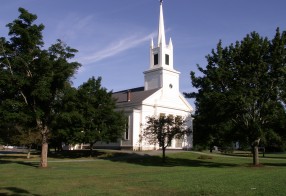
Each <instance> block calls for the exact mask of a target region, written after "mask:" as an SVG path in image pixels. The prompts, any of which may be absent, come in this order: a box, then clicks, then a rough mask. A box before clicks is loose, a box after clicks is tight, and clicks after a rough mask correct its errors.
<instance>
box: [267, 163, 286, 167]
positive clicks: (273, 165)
mask: <svg viewBox="0 0 286 196" xmlns="http://www.w3.org/2000/svg"><path fill="white" fill-rule="evenodd" d="M263 165H265V166H271V167H285V166H286V163H263Z"/></svg>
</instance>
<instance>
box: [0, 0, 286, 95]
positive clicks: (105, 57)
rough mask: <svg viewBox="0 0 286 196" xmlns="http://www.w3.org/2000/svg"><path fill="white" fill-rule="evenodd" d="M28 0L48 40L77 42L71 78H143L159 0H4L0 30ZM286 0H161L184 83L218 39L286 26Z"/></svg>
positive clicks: (124, 82) (110, 83)
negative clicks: (162, 0)
mask: <svg viewBox="0 0 286 196" xmlns="http://www.w3.org/2000/svg"><path fill="white" fill-rule="evenodd" d="M19 7H23V8H25V9H27V10H28V11H29V12H31V13H33V14H36V15H37V16H38V20H37V23H43V24H44V25H45V30H44V32H43V35H44V41H45V46H46V47H48V46H50V45H51V44H52V43H55V41H56V39H61V40H63V41H64V42H65V43H67V44H68V45H69V46H71V47H73V48H75V49H77V50H79V52H78V54H77V56H76V59H75V60H77V61H78V62H79V63H81V64H82V67H81V68H80V69H79V70H78V73H77V74H76V75H75V78H74V79H73V83H74V86H78V85H80V84H82V83H83V82H85V81H87V79H88V78H90V77H91V76H95V77H98V76H101V77H102V78H103V81H102V85H103V86H104V87H106V88H107V89H108V90H113V91H119V90H124V89H127V88H133V87H139V86H143V85H144V76H143V71H145V70H147V69H148V67H149V46H150V40H151V37H154V39H155V40H154V41H156V38H157V28H158V18H159V0H1V6H0V36H1V37H2V36H7V32H8V29H7V28H6V27H5V25H6V24H7V23H9V22H12V21H13V20H14V19H15V18H17V17H18V16H19V13H18V11H17V10H18V8H19ZM285 7H286V1H285V0H273V1H270V0H236V1H235V0H164V2H163V9H164V19H165V28H166V40H167V41H168V40H169V37H171V38H172V41H173V45H174V67H175V69H176V70H178V71H180V72H181V75H180V89H181V91H182V92H191V91H194V89H193V88H192V86H191V80H190V77H189V73H190V71H195V72H197V68H196V64H200V65H201V66H204V65H205V64H206V61H205V56H206V55H207V54H209V53H210V52H211V50H212V49H213V48H215V47H216V44H217V43H218V41H219V40H220V39H221V40H222V42H223V45H225V46H227V45H229V44H230V43H233V42H235V41H237V40H242V39H243V37H245V35H246V34H248V33H250V32H252V31H257V32H258V33H259V34H260V35H262V36H267V37H269V38H273V36H274V34H275V29H276V28H277V27H280V29H281V30H286V11H285Z"/></svg>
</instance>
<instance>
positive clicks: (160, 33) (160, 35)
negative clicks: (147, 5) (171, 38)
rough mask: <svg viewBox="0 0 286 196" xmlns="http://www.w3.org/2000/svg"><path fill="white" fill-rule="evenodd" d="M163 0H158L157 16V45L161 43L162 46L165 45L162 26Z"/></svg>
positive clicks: (163, 27)
mask: <svg viewBox="0 0 286 196" xmlns="http://www.w3.org/2000/svg"><path fill="white" fill-rule="evenodd" d="M162 3H163V0H160V16H159V30H158V46H160V44H162V46H165V45H166V38H165V26H164V15H163V5H162Z"/></svg>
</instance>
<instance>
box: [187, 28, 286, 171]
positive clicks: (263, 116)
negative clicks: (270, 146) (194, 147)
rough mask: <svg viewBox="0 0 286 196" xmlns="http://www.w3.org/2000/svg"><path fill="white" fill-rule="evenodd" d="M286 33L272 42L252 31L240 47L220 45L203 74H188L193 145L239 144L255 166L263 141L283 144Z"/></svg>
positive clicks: (202, 71) (240, 43) (209, 59)
mask: <svg viewBox="0 0 286 196" xmlns="http://www.w3.org/2000/svg"><path fill="white" fill-rule="evenodd" d="M285 46H286V33H285V32H283V33H282V34H281V33H280V31H279V29H277V31H276V35H275V37H274V39H273V40H268V38H263V37H261V36H260V35H259V34H258V33H256V32H252V33H251V34H249V35H247V36H246V37H245V38H244V39H243V40H242V41H241V42H236V43H235V44H231V45H230V46H228V47H225V48H223V47H222V43H221V42H219V44H218V45H217V49H216V51H215V50H213V51H212V53H211V54H210V55H208V56H207V57H206V58H207V66H206V67H205V68H202V67H200V66H198V69H199V71H200V72H201V74H200V76H196V75H195V73H194V72H191V79H192V85H193V86H194V87H196V88H197V89H198V91H197V92H194V93H189V94H186V95H187V96H189V97H192V98H196V102H195V104H196V112H195V115H194V141H195V143H197V144H198V143H201V144H202V143H206V141H207V142H208V144H217V143H219V142H220V143H229V142H236V141H239V143H240V144H245V143H246V144H248V145H250V146H251V147H252V151H253V164H254V165H258V164H259V159H258V146H259V144H260V142H261V141H263V142H264V143H265V144H267V142H268V143H269V142H275V143H276V144H279V143H281V141H282V140H283V139H285V125H283V124H285V115H286V114H285V103H286V102H285V101H286V100H285V92H286V91H285V81H286V49H285Z"/></svg>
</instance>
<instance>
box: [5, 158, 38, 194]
mask: <svg viewBox="0 0 286 196" xmlns="http://www.w3.org/2000/svg"><path fill="white" fill-rule="evenodd" d="M11 163H17V164H20V165H26V166H30V167H35V168H38V167H39V162H28V161H17V160H1V159H0V164H11ZM0 195H1V194H0Z"/></svg>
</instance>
